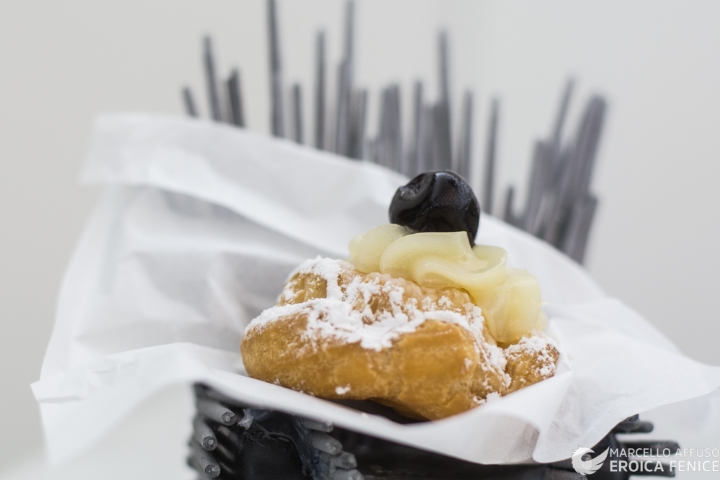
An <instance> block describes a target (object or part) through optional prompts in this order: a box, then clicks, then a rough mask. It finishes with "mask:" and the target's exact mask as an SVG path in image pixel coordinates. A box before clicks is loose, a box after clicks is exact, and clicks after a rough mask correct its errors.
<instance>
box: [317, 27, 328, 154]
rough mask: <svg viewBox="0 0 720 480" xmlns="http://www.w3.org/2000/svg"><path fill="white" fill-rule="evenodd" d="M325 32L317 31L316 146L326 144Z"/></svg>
mask: <svg viewBox="0 0 720 480" xmlns="http://www.w3.org/2000/svg"><path fill="white" fill-rule="evenodd" d="M325 69H326V67H325V32H324V31H319V32H317V37H316V40H315V148H317V149H319V150H323V149H325V148H326V146H325V128H326V127H325V109H326V108H327V107H326V106H325V98H326V85H325V75H326V74H325Z"/></svg>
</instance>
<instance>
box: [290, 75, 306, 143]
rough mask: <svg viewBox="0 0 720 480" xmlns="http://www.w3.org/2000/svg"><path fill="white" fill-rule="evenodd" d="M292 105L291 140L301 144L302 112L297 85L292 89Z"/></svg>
mask: <svg viewBox="0 0 720 480" xmlns="http://www.w3.org/2000/svg"><path fill="white" fill-rule="evenodd" d="M292 102H293V103H292V105H293V140H295V141H296V142H297V143H300V144H302V143H303V142H304V140H303V112H302V89H301V87H300V84H299V83H296V84H294V85H293V88H292Z"/></svg>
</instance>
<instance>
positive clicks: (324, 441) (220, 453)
mask: <svg viewBox="0 0 720 480" xmlns="http://www.w3.org/2000/svg"><path fill="white" fill-rule="evenodd" d="M194 389H195V400H196V409H197V413H196V416H195V418H194V419H193V433H192V436H191V438H190V440H189V442H188V445H189V455H188V457H187V462H188V465H190V467H192V468H193V469H195V470H196V471H197V473H198V478H200V479H219V480H240V479H243V480H275V479H277V480H280V479H282V480H295V479H297V480H301V479H314V480H360V479H363V478H364V479H366V480H372V479H384V480H411V479H412V480H415V479H418V480H420V479H423V480H441V479H442V480H470V479H472V480H478V479H488V480H495V479H497V480H500V479H503V480H510V479H518V480H581V479H584V478H586V477H584V476H583V475H581V474H579V473H577V472H576V471H575V469H574V468H573V466H572V461H571V459H567V460H563V461H560V462H555V463H550V464H537V463H535V464H522V465H480V464H477V463H471V462H466V461H463V460H459V459H456V458H452V457H448V456H445V455H441V454H438V453H433V452H428V451H424V450H420V449H417V448H414V447H408V446H405V445H401V444H398V443H394V442H390V441H387V440H382V439H379V438H375V437H372V436H370V435H365V434H362V433H358V432H354V431H351V430H346V429H342V428H337V427H333V425H331V424H330V423H324V422H318V421H316V420H309V419H304V418H300V417H297V416H294V415H289V414H286V413H282V412H277V411H271V410H261V409H256V408H253V407H252V406H250V405H243V404H242V403H240V402H238V401H237V400H234V399H232V398H230V397H227V396H225V395H223V394H221V393H220V392H218V391H217V390H214V389H212V388H210V387H207V386H205V385H201V384H196V385H195V386H194ZM344 404H346V405H347V406H351V407H353V408H356V409H358V410H362V411H365V412H367V413H373V414H377V415H383V416H386V417H388V418H389V419H391V420H393V421H397V422H400V423H412V422H414V421H413V420H409V419H406V418H404V417H401V416H400V415H398V414H396V413H395V412H393V411H392V410H390V409H387V408H386V407H383V406H381V405H378V404H375V403H373V402H347V403H344ZM652 429H653V425H652V424H651V423H649V422H644V421H641V420H640V419H639V418H638V416H637V415H636V416H633V417H630V418H627V419H625V420H624V421H623V422H621V423H620V424H618V425H617V426H616V427H615V428H614V429H613V430H612V431H611V432H610V433H608V435H607V436H606V437H605V438H603V439H602V440H601V441H600V442H599V443H598V444H597V445H595V446H594V447H593V451H594V452H596V453H600V452H603V451H605V449H607V448H608V447H609V448H610V453H609V455H608V457H607V459H606V460H605V462H604V463H603V465H602V467H601V468H600V469H599V470H598V471H597V472H595V473H594V474H592V480H627V479H628V478H630V477H631V476H655V477H674V476H675V472H674V471H672V470H671V468H670V466H669V465H667V464H664V463H660V462H657V461H655V460H651V459H650V458H651V457H630V458H628V457H626V456H618V455H617V454H619V453H624V452H627V450H628V449H636V450H637V449H646V450H643V451H644V452H645V453H648V454H651V455H652V456H659V454H660V452H662V451H663V450H665V449H670V450H671V451H676V450H677V449H678V448H679V445H678V444H677V443H675V442H669V441H621V440H618V438H617V434H636V433H649V432H651V431H652ZM616 453H617V454H616ZM623 462H624V465H626V468H624V469H623V470H624V471H611V465H615V466H616V468H615V470H620V468H617V465H623Z"/></svg>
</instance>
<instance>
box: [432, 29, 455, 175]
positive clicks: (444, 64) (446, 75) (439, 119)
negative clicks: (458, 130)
mask: <svg viewBox="0 0 720 480" xmlns="http://www.w3.org/2000/svg"><path fill="white" fill-rule="evenodd" d="M438 53H439V62H438V66H439V69H438V73H439V85H440V98H439V101H438V107H437V113H436V123H435V128H434V136H435V141H436V142H437V147H436V152H437V154H436V159H435V160H436V164H437V165H438V168H441V169H450V168H452V158H453V155H452V128H451V118H452V114H451V103H452V102H451V100H450V66H449V63H450V62H449V54H448V36H447V32H446V31H444V30H443V31H441V32H440V33H439V35H438Z"/></svg>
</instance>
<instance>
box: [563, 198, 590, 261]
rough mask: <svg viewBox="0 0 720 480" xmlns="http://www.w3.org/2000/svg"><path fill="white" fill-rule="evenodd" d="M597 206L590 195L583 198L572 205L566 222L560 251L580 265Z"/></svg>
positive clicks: (583, 257)
mask: <svg viewBox="0 0 720 480" xmlns="http://www.w3.org/2000/svg"><path fill="white" fill-rule="evenodd" d="M597 204H598V201H597V198H595V197H593V196H590V195H588V196H585V197H583V198H582V199H581V200H579V201H576V202H575V204H574V205H573V208H572V210H571V213H570V218H569V220H568V226H567V230H566V232H565V236H564V238H563V244H562V251H563V252H565V253H566V254H567V255H568V256H569V257H570V258H572V259H573V260H575V261H576V262H578V263H580V264H582V263H583V260H584V259H585V250H586V247H587V241H588V238H589V234H590V227H591V226H592V221H593V217H594V216H595V211H596V209H597Z"/></svg>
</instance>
